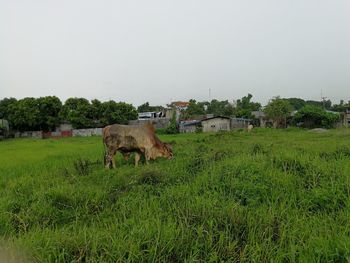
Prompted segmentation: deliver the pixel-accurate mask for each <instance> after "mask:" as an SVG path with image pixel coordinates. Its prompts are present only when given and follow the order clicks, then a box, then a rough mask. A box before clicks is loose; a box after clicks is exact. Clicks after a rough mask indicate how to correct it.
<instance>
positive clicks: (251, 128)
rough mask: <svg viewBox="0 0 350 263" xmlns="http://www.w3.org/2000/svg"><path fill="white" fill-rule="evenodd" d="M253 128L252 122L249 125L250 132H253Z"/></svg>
mask: <svg viewBox="0 0 350 263" xmlns="http://www.w3.org/2000/svg"><path fill="white" fill-rule="evenodd" d="M253 128H254V126H253V125H251V124H249V125H248V128H247V130H248V132H251V131H252V130H253Z"/></svg>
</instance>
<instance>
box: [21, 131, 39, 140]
mask: <svg viewBox="0 0 350 263" xmlns="http://www.w3.org/2000/svg"><path fill="white" fill-rule="evenodd" d="M15 138H33V139H42V138H43V132H42V131H26V132H16V133H15Z"/></svg>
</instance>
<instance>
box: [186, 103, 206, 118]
mask: <svg viewBox="0 0 350 263" xmlns="http://www.w3.org/2000/svg"><path fill="white" fill-rule="evenodd" d="M186 112H187V114H188V115H189V116H195V115H203V114H205V110H204V104H203V103H199V102H198V103H197V102H196V100H193V99H191V100H190V101H189V104H188V107H187V109H186Z"/></svg>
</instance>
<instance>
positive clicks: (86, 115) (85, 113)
mask: <svg viewBox="0 0 350 263" xmlns="http://www.w3.org/2000/svg"><path fill="white" fill-rule="evenodd" d="M60 117H61V119H62V120H65V121H68V122H70V123H71V124H72V125H73V127H74V128H76V129H81V128H91V127H93V121H92V118H91V105H90V102H89V101H88V100H87V99H84V98H69V99H67V100H66V102H65V103H64V105H63V107H62V111H61V112H60Z"/></svg>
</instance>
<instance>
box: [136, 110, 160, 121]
mask: <svg viewBox="0 0 350 263" xmlns="http://www.w3.org/2000/svg"><path fill="white" fill-rule="evenodd" d="M164 117H165V113H163V112H162V111H160V112H155V111H152V112H139V113H138V119H139V120H144V119H156V118H164Z"/></svg>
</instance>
